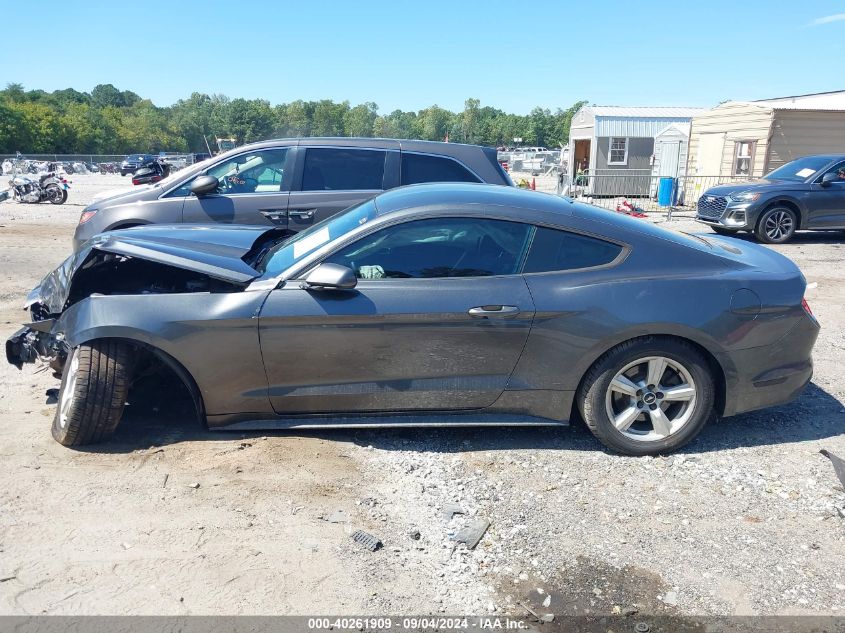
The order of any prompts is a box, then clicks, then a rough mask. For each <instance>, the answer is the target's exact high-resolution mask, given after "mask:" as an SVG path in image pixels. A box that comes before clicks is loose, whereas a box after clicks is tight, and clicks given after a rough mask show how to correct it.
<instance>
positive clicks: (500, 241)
mask: <svg viewBox="0 0 845 633" xmlns="http://www.w3.org/2000/svg"><path fill="white" fill-rule="evenodd" d="M530 233H531V226H530V225H528V224H522V223H520V222H507V221H505V220H485V219H480V218H432V219H428V220H414V221H411V222H405V223H403V224H397V225H395V226H390V227H387V228H385V229H382V230H380V231H376V232H375V233H372V234H371V235H367V236H366V237H362V238H361V239H360V240H358V241H357V242H354V243H353V244H350V245H349V246H346V247H345V248H343V249H341V250H340V251H338V252H336V253H334V254H332V255H331V256H329V257H328V258H327V259H326V260H325V261H327V262H332V263H335V264H341V265H342V266H347V267H349V268H351V269H352V270H354V271H355V274H356V275H357V276H358V278H359V279H417V278H433V277H486V276H490V275H514V274H516V273H517V272H519V265H520V262H521V261H522V258H523V254H524V252H525V249H526V248H527V245H528V239H529V236H530Z"/></svg>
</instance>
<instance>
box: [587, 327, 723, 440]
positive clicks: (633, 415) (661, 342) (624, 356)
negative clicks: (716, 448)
mask: <svg viewBox="0 0 845 633" xmlns="http://www.w3.org/2000/svg"><path fill="white" fill-rule="evenodd" d="M652 363H654V365H652ZM652 367H654V368H655V369H654V375H656V378H655V377H654V376H653V375H652ZM661 367H663V369H661ZM649 380H650V381H651V383H652V384H649ZM628 389H630V393H628V391H626V390H628ZM673 390H674V391H673ZM684 396H686V397H684ZM715 399H716V392H715V382H714V379H713V375H712V371H711V369H710V366H709V365H708V363H707V360H706V359H705V358H704V356H703V355H702V354H701V352H700V351H699V350H698V349H696V348H695V347H694V346H693V345H692V344H690V343H688V342H686V341H682V340H679V339H674V338H668V337H659V336H644V337H641V338H636V339H632V340H630V341H626V342H625V343H620V344H619V345H617V346H616V347H614V348H613V349H611V350H609V351H608V352H606V353H605V354H604V355H603V356H602V357H601V358H599V359H598V360H597V361H596V362H595V363H594V364H593V366H592V367H591V368H590V370H589V371H588V372H587V374H586V376H585V377H584V380H583V381H582V383H581V387H580V388H579V390H578V394H577V400H576V401H577V402H578V407H579V409H580V412H581V417H582V418H583V419H584V422H585V423H586V425H587V427H588V428H589V429H590V431H591V432H592V433H593V435H595V436H596V438H598V440H599V441H600V442H602V444H604V445H605V446H607V447H608V448H610V449H611V450H613V451H616V452H619V453H623V454H625V455H658V454H662V453H668V452H671V451H674V450H677V449H678V448H680V447H681V446H683V445H684V444H686V443H687V442H689V441H690V440H692V439H693V438H694V437H695V436H696V435H698V433H699V432H700V431H701V429H702V428H704V426H705V425H706V424H707V422H709V421H710V420H711V419H713V418H714V417H715V407H714V403H715ZM611 416H613V417H611ZM626 424H627V426H626Z"/></svg>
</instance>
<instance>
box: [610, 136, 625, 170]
mask: <svg viewBox="0 0 845 633" xmlns="http://www.w3.org/2000/svg"><path fill="white" fill-rule="evenodd" d="M607 164H608V165H627V164H628V139H627V138H625V137H620V136H611V137H610V152H609V154H608V156H607Z"/></svg>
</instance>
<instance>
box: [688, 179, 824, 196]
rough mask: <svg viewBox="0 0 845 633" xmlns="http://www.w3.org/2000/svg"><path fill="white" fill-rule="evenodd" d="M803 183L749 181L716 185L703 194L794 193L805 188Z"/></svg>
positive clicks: (763, 180)
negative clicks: (746, 192)
mask: <svg viewBox="0 0 845 633" xmlns="http://www.w3.org/2000/svg"><path fill="white" fill-rule="evenodd" d="M806 186H807V185H806V184H804V183H803V182H790V181H786V180H766V179H765V178H761V179H760V180H751V181H749V182H740V183H735V184H729V185H717V186H716V187H711V188H710V189H708V190H707V191H705V192H704V195H705V196H730V195H731V194H737V193H743V192H745V191H760V192H776V191H796V190H801V189H804V188H806Z"/></svg>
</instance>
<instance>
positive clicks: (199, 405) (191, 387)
mask: <svg viewBox="0 0 845 633" xmlns="http://www.w3.org/2000/svg"><path fill="white" fill-rule="evenodd" d="M126 342H127V343H130V344H132V345H134V346H135V347H136V348H137V350H138V358H137V360H138V361H142V360H144V358H143V356H144V355H145V354H147V355H149V356H151V357H153V358H155V359H157V360H159V361H161V362H162V363H163V364H164V365H165V366H166V367H167V368H168V369H170V370H171V371H172V372H173V373H174V374H175V375H176V377H177V378H179V380H180V381H181V382H182V385H183V386H184V387H185V389H187V391H188V393H189V394H190V396H191V402H193V404H194V414H195V415H196V420H197V422H199V423H200V424H201V425H203V426H206V418H205V404H204V402H203V398H202V392H200V389H199V386H198V385H197V383H196V381H195V380H194V377H193V376H192V375H191V372H189V371H188V370H187V369H185V366H184V365H183V364H182V363H180V362H179V361H178V360H176V359H175V358H174V357H173V356H171V355H170V354H168V353H167V352H165V351H164V350H162V349H160V348H158V347H155V346H154V345H151V344H149V343H146V342H141V341H133V340H129V339H126Z"/></svg>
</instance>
